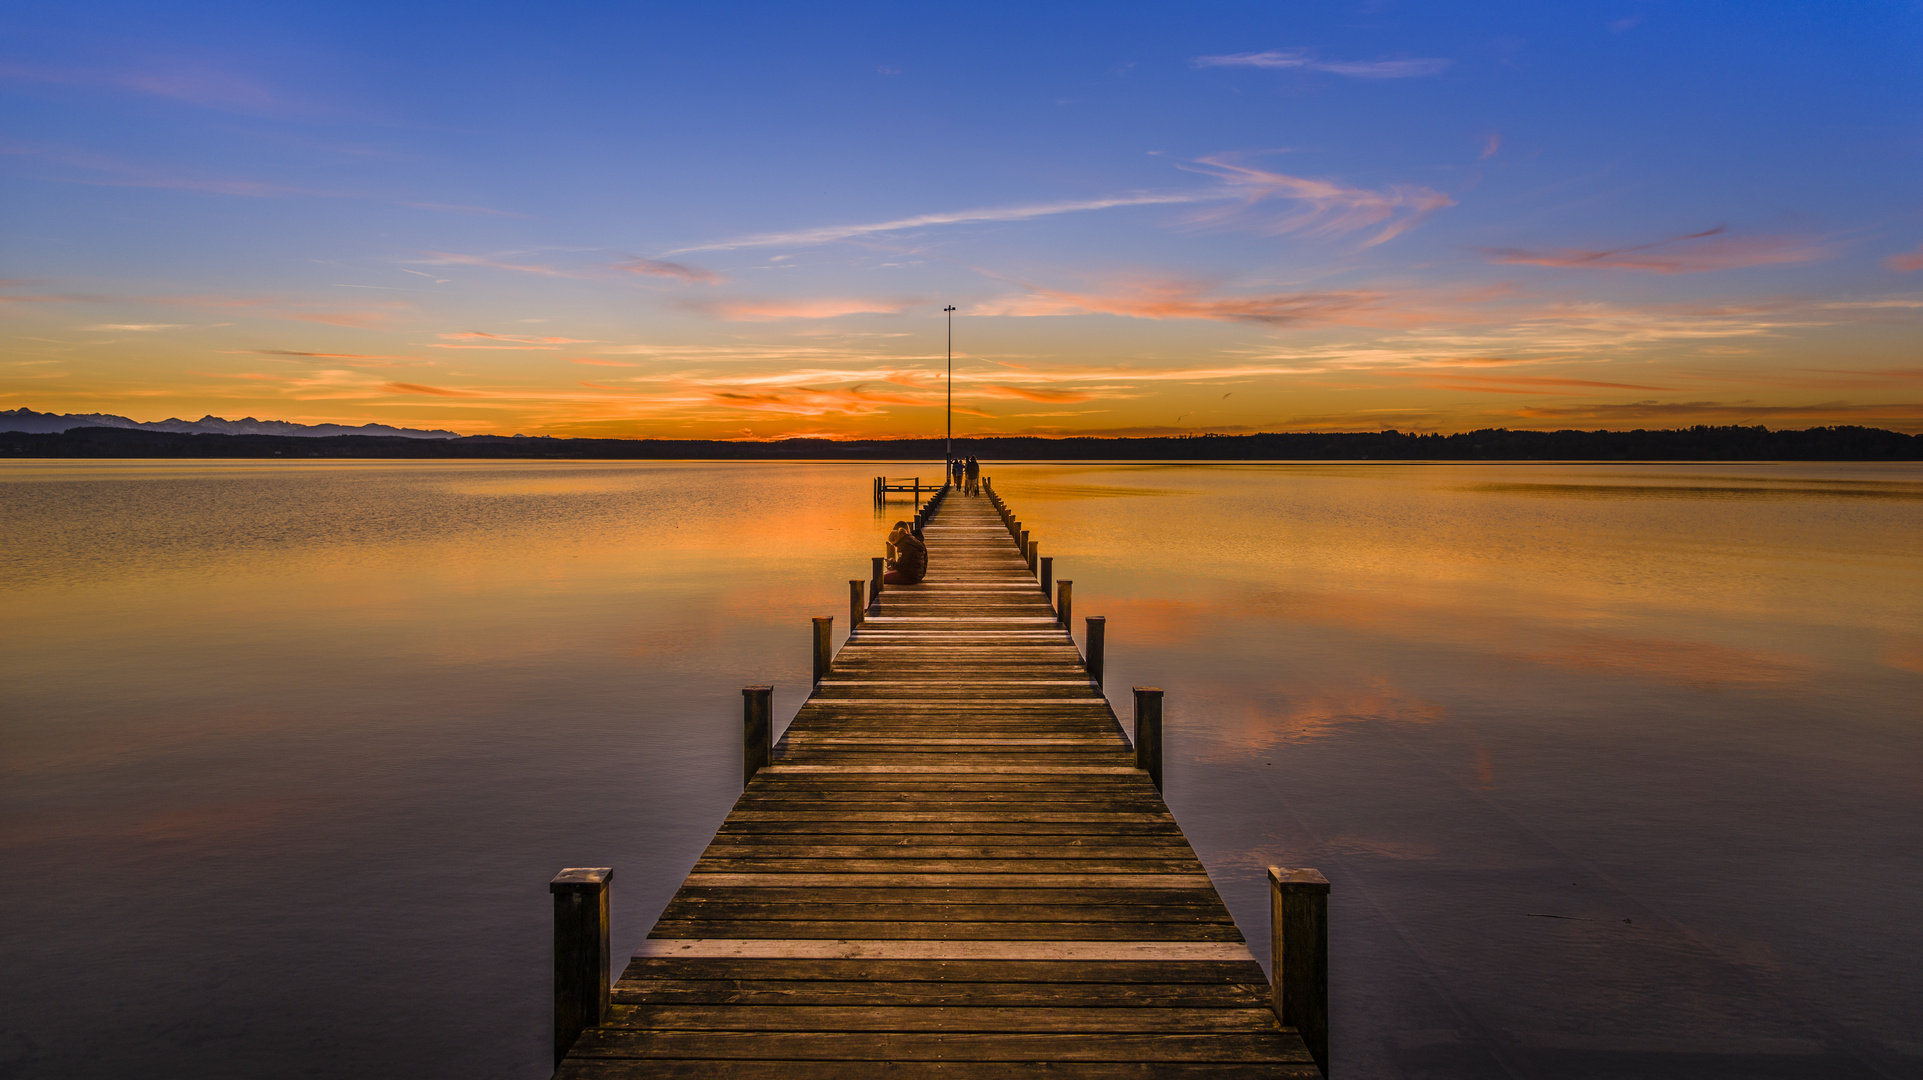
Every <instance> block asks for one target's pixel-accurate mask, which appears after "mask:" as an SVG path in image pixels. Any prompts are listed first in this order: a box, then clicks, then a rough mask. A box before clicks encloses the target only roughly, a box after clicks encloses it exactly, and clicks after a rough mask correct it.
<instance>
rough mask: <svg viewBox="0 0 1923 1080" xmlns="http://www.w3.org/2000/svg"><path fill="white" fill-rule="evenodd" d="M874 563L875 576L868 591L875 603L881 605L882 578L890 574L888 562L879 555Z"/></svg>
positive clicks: (871, 579) (870, 581) (870, 580)
mask: <svg viewBox="0 0 1923 1080" xmlns="http://www.w3.org/2000/svg"><path fill="white" fill-rule="evenodd" d="M874 561H875V572H874V576H873V577H871V578H870V579H869V583H870V588H869V589H868V595H869V596H872V597H874V602H875V603H877V604H879V603H881V576H882V575H883V574H886V573H887V572H888V560H887V559H884V558H882V557H881V556H879V555H877V556H875V560H874Z"/></svg>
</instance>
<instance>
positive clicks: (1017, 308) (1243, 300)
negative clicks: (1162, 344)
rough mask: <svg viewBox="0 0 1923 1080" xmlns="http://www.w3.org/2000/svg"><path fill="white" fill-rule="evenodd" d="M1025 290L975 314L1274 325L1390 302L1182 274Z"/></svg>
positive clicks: (1355, 313) (1375, 296)
mask: <svg viewBox="0 0 1923 1080" xmlns="http://www.w3.org/2000/svg"><path fill="white" fill-rule="evenodd" d="M1026 288H1027V289H1028V292H1027V294H1026V295H1022V296H1010V297H1003V298H1000V299H997V300H990V301H987V302H985V303H981V304H976V305H974V307H973V309H972V311H971V314H976V315H1008V316H1044V315H1121V316H1125V317H1128V318H1133V319H1207V320H1214V321H1218V322H1248V323H1263V324H1266V325H1270V326H1282V325H1303V324H1317V323H1330V322H1341V321H1348V320H1351V319H1356V318H1358V317H1360V316H1362V315H1363V314H1364V313H1368V312H1378V313H1380V311H1381V309H1382V308H1383V307H1384V301H1385V300H1386V299H1387V295H1386V294H1385V293H1382V292H1377V291H1371V290H1348V291H1334V292H1301V293H1266V294H1258V295H1241V296H1234V295H1231V296H1222V295H1211V294H1210V293H1209V290H1208V288H1207V287H1206V286H1204V285H1200V284H1196V283H1193V282H1184V281H1178V280H1150V279H1136V280H1132V281H1124V282H1119V283H1116V284H1115V285H1112V286H1110V287H1109V288H1107V289H1104V290H1101V291H1074V290H1067V289H1050V288H1044V287H1042V286H1037V285H1029V286H1026Z"/></svg>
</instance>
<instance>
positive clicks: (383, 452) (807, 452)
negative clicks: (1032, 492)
mask: <svg viewBox="0 0 1923 1080" xmlns="http://www.w3.org/2000/svg"><path fill="white" fill-rule="evenodd" d="M955 454H956V456H958V457H965V456H973V457H978V458H981V459H983V460H987V461H1097V460H1102V461H1130V460H1134V461H1353V460H1364V461H1558V460H1560V461H1571V460H1575V461H1916V460H1923V435H1906V434H1904V433H1902V432H1900V431H1885V430H1883V429H1881V428H1868V427H1854V426H1837V427H1813V428H1805V429H1803V430H1801V431H1771V430H1769V429H1768V428H1766V427H1761V426H1758V427H1741V426H1730V427H1710V426H1704V425H1699V426H1697V427H1690V428H1675V429H1669V430H1657V431H1649V430H1642V429H1637V430H1635V431H1509V430H1507V429H1504V428H1486V429H1484V430H1482V431H1463V432H1457V433H1456V434H1453V435H1436V434H1431V435H1415V434H1405V433H1402V432H1397V431H1380V432H1276V433H1274V434H1263V435H1188V436H1175V437H1162V438H1140V439H1111V438H1089V437H1075V438H1059V439H1044V438H1032V437H1024V436H1002V437H994V438H979V439H972V438H964V439H956V440H955ZM0 456H3V457H48V458H52V457H58V458H91V457H128V458H275V457H279V458H500V459H511V460H526V459H536V460H538V459H569V458H595V459H645V458H705V459H711V460H712V459H721V460H760V461H768V460H799V459H811V460H821V459H828V460H836V459H847V460H863V459H873V460H894V461H900V460H908V461H938V460H940V459H941V458H942V456H943V443H942V440H940V439H855V440H830V439H784V440H780V441H776V442H719V441H711V440H705V439H556V438H546V437H541V438H527V437H523V436H515V437H513V438H505V437H502V436H498V435H470V436H467V437H465V438H459V439H408V438H400V437H396V436H378V435H331V436H325V437H312V436H288V435H188V434H178V433H173V432H157V431H135V430H128V429H125V428H106V427H85V428H72V429H70V430H68V431H64V432H56V433H42V434H36V433H28V432H5V433H0Z"/></svg>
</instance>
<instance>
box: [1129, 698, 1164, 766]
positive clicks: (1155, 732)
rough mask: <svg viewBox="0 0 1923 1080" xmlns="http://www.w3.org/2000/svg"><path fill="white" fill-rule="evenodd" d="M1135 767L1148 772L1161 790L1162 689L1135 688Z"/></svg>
mask: <svg viewBox="0 0 1923 1080" xmlns="http://www.w3.org/2000/svg"><path fill="white" fill-rule="evenodd" d="M1135 767H1136V768H1138V769H1141V770H1142V771H1144V772H1146V773H1148V778H1149V782H1150V783H1152V784H1154V785H1155V790H1157V791H1160V790H1162V690H1161V688H1160V687H1155V686H1138V687H1136V688H1135Z"/></svg>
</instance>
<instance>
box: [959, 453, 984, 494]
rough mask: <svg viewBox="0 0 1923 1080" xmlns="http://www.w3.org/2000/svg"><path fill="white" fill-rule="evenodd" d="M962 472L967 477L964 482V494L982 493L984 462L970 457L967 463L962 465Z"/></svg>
mask: <svg viewBox="0 0 1923 1080" xmlns="http://www.w3.org/2000/svg"><path fill="white" fill-rule="evenodd" d="M962 472H963V475H964V476H965V477H966V478H967V479H966V480H964V481H963V483H962V494H963V495H980V494H981V493H982V463H981V462H979V461H976V460H975V459H974V458H973V457H970V458H969V459H968V462H967V464H965V465H963V466H962Z"/></svg>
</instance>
